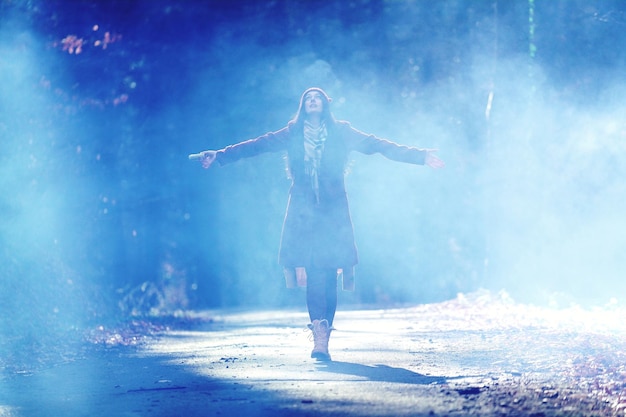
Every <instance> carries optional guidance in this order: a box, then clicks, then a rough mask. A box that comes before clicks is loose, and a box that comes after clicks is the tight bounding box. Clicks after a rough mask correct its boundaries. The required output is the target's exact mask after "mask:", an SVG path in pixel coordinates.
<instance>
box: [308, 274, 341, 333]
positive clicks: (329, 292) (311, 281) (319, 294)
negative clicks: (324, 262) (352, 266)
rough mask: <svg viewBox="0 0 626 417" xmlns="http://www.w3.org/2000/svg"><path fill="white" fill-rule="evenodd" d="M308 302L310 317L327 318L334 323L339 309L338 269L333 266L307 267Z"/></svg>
mask: <svg viewBox="0 0 626 417" xmlns="http://www.w3.org/2000/svg"><path fill="white" fill-rule="evenodd" d="M306 272H307V289H306V302H307V308H308V310H309V318H310V319H311V322H313V320H327V321H328V325H329V326H332V325H333V320H334V319H335V311H336V310H337V270H336V269H332V268H307V269H306Z"/></svg>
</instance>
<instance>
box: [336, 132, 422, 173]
mask: <svg viewBox="0 0 626 417" xmlns="http://www.w3.org/2000/svg"><path fill="white" fill-rule="evenodd" d="M340 123H341V130H342V131H343V136H344V138H345V142H346V146H347V148H348V150H351V151H356V152H361V153H363V154H366V155H372V154H375V153H379V154H381V155H383V156H384V157H385V158H388V159H391V160H393V161H398V162H406V163H409V164H416V165H424V163H425V160H426V153H427V151H426V150H424V149H419V148H414V147H411V146H406V145H399V144H397V143H395V142H392V141H390V140H387V139H381V138H379V137H376V136H374V135H371V134H368V133H364V132H361V131H360V130H357V129H355V128H353V127H352V126H350V124H349V123H348V122H340Z"/></svg>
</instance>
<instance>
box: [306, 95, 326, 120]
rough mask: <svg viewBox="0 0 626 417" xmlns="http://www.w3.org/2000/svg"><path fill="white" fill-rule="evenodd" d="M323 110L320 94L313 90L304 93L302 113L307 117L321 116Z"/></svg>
mask: <svg viewBox="0 0 626 417" xmlns="http://www.w3.org/2000/svg"><path fill="white" fill-rule="evenodd" d="M323 109H324V102H323V99H322V93H320V92H319V91H315V90H313V91H309V92H308V93H306V95H305V96H304V111H305V113H306V114H307V115H312V114H322V110H323Z"/></svg>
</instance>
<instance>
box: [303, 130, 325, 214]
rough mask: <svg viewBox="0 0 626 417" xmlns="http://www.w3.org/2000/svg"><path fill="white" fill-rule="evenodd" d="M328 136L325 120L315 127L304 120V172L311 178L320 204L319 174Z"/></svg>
mask: <svg viewBox="0 0 626 417" xmlns="http://www.w3.org/2000/svg"><path fill="white" fill-rule="evenodd" d="M327 136H328V132H327V131H326V124H325V123H324V122H321V123H320V125H319V126H318V127H313V126H312V125H311V124H310V123H309V122H307V121H305V122H304V172H305V173H306V174H307V175H308V176H309V177H310V179H311V188H312V189H313V192H314V193H315V200H316V201H317V203H318V204H319V202H320V192H319V191H320V189H319V180H318V174H319V168H320V161H321V160H322V153H323V152H324V142H326V137H327Z"/></svg>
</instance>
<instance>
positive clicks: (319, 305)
mask: <svg viewBox="0 0 626 417" xmlns="http://www.w3.org/2000/svg"><path fill="white" fill-rule="evenodd" d="M330 102H331V99H330V98H329V97H328V95H327V94H326V93H325V92H324V90H322V89H321V88H309V89H307V90H306V91H305V92H304V93H303V94H302V97H301V99H300V106H299V108H298V112H297V114H296V116H295V117H294V118H293V119H292V120H291V121H290V122H289V123H288V124H287V126H286V127H284V128H283V129H281V130H278V131H276V132H270V133H267V134H265V135H263V136H259V137H258V138H256V139H250V140H248V141H245V142H241V143H238V144H236V145H231V146H228V147H226V148H224V149H221V150H218V151H204V152H201V153H199V154H193V155H190V156H189V157H190V159H199V160H200V161H201V162H202V166H203V167H204V168H209V167H210V166H211V165H212V164H213V163H214V162H215V161H217V162H218V163H219V164H220V165H223V164H227V163H230V162H234V161H236V160H238V159H241V158H246V157H251V156H255V155H258V154H260V153H263V152H277V151H283V152H286V153H287V163H288V172H289V175H290V178H291V180H292V185H291V189H290V191H289V202H288V204H287V213H286V215H285V220H284V224H283V231H282V237H281V244H280V251H279V263H280V265H282V266H283V268H284V272H285V279H286V282H287V286H288V287H290V288H293V287H296V286H306V293H307V294H306V299H307V308H308V312H309V317H310V319H311V323H310V324H309V328H310V329H311V330H312V332H313V341H314V347H313V351H312V352H311V357H312V358H316V359H318V360H325V361H328V360H330V354H329V353H328V340H329V337H330V333H331V330H332V328H333V327H332V325H333V320H334V318H335V311H336V308H337V280H338V277H339V276H342V277H343V288H344V289H345V290H352V289H354V266H355V265H356V264H357V262H358V258H357V250H356V246H355V243H354V233H353V228H352V221H351V219H350V211H349V208H348V200H347V197H346V190H345V184H344V171H345V168H346V163H347V161H348V154H349V153H350V152H351V151H357V152H361V153H364V154H368V155H369V154H374V153H380V154H382V155H383V156H385V157H387V158H389V159H391V160H394V161H400V162H406V163H411V164H418V165H424V164H425V165H428V166H430V167H432V168H443V167H444V163H443V161H441V160H440V159H439V158H437V157H436V156H435V155H434V154H433V152H434V151H433V150H430V149H417V148H412V147H408V146H403V145H398V144H396V143H393V142H390V141H388V140H385V139H380V138H377V137H376V136H374V135H369V134H365V133H363V132H360V131H358V130H356V129H354V128H352V127H351V126H350V124H349V123H348V122H345V121H338V120H335V118H334V117H333V115H332V114H331V112H330Z"/></svg>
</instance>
